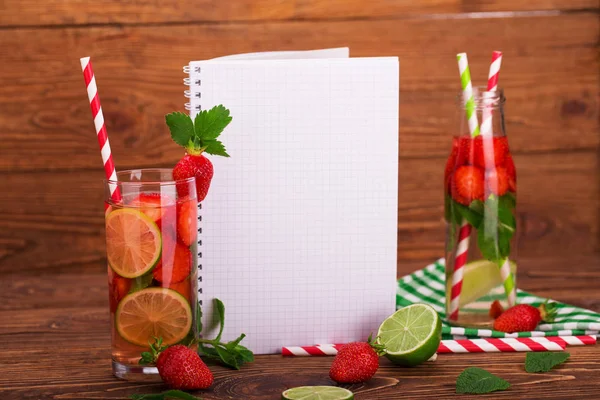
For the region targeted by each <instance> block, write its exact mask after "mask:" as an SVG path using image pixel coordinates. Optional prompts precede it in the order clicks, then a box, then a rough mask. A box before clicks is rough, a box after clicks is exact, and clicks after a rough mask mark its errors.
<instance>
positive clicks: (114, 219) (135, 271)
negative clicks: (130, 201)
mask: <svg viewBox="0 0 600 400" xmlns="http://www.w3.org/2000/svg"><path fill="white" fill-rule="evenodd" d="M161 242H162V239H161V235H160V230H159V229H158V226H157V225H156V224H155V223H154V221H152V219H150V218H148V217H147V216H146V215H144V214H143V213H141V212H139V211H136V210H132V209H128V208H124V209H121V210H115V211H112V212H111V213H110V214H108V216H107V217H106V254H107V257H108V263H109V264H110V266H111V267H112V269H113V270H114V271H115V272H116V273H117V274H119V275H120V276H122V277H124V278H137V277H138V276H142V275H144V274H145V273H146V272H148V271H150V270H151V269H152V267H154V265H156V263H157V262H158V259H159V257H160V253H161V247H162V243H161Z"/></svg>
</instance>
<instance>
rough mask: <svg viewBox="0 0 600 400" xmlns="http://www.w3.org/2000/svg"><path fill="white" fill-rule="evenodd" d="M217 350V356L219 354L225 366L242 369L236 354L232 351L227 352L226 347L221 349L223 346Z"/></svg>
mask: <svg viewBox="0 0 600 400" xmlns="http://www.w3.org/2000/svg"><path fill="white" fill-rule="evenodd" d="M215 349H216V350H217V354H219V357H221V361H222V362H223V363H224V364H225V365H228V366H230V367H232V368H235V369H240V365H239V363H238V360H237V358H236V357H235V354H234V353H233V352H231V351H229V350H227V349H226V348H225V347H221V346H217V347H215Z"/></svg>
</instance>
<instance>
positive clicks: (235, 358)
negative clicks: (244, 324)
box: [197, 299, 254, 369]
mask: <svg viewBox="0 0 600 400" xmlns="http://www.w3.org/2000/svg"><path fill="white" fill-rule="evenodd" d="M214 304H215V315H216V318H217V320H218V322H219V325H220V326H219V334H218V335H217V337H216V338H214V339H205V338H202V339H198V340H197V343H198V354H200V355H201V356H204V357H207V358H209V359H211V360H215V361H218V362H220V363H221V364H224V365H225V366H228V367H231V368H235V369H240V367H241V366H242V365H243V364H244V363H245V362H252V361H254V354H252V352H251V351H250V350H248V349H247V348H245V347H244V346H242V345H240V344H239V343H240V342H241V341H242V340H243V339H244V338H245V337H246V335H245V334H243V333H242V334H241V335H240V336H239V337H237V338H236V339H235V340H232V341H231V342H227V343H222V342H221V341H220V340H221V336H222V334H223V328H224V327H225V305H224V304H223V302H222V301H221V300H219V299H214Z"/></svg>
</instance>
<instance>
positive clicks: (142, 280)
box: [129, 271, 154, 293]
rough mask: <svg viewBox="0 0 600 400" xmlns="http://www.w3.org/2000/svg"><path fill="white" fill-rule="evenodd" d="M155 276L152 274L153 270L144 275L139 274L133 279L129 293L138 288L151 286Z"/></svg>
mask: <svg viewBox="0 0 600 400" xmlns="http://www.w3.org/2000/svg"><path fill="white" fill-rule="evenodd" d="M153 279H154V276H153V275H152V271H150V272H146V273H145V274H144V275H142V276H138V277H137V278H134V279H132V280H131V288H130V289H129V293H133V292H137V291H138V290H142V289H145V288H147V287H148V286H150V284H151V283H152V280H153Z"/></svg>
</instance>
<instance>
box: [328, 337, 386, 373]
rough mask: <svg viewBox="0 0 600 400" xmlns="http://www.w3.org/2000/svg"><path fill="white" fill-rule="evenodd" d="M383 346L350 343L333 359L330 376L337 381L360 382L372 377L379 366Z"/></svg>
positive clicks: (369, 342) (370, 343) (370, 342)
mask: <svg viewBox="0 0 600 400" xmlns="http://www.w3.org/2000/svg"><path fill="white" fill-rule="evenodd" d="M382 353H383V346H382V345H379V344H374V343H373V342H372V341H371V338H370V337H369V340H368V342H355V343H348V344H346V345H344V346H342V347H341V348H340V350H339V351H338V353H337V355H336V356H335V358H334V359H333V363H332V364H331V369H330V370H329V377H330V378H331V379H333V380H334V381H336V382H337V383H360V382H365V381H368V380H369V379H371V377H373V375H375V372H377V369H378V368H379V355H380V354H382Z"/></svg>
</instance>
